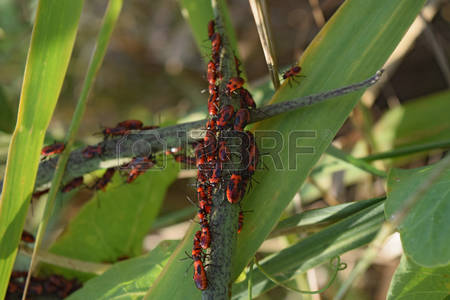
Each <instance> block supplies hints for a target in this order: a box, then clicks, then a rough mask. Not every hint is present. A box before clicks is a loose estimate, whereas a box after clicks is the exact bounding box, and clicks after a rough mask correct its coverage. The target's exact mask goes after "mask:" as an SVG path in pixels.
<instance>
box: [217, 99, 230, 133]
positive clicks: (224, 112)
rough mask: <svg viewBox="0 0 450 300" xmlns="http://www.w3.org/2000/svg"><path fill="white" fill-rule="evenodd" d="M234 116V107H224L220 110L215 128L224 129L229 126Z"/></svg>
mask: <svg viewBox="0 0 450 300" xmlns="http://www.w3.org/2000/svg"><path fill="white" fill-rule="evenodd" d="M233 116H234V107H233V106H232V105H225V106H223V107H222V108H221V109H220V113H219V119H218V120H217V128H219V129H220V130H222V129H225V127H227V126H228V125H230V121H231V119H232V118H233Z"/></svg>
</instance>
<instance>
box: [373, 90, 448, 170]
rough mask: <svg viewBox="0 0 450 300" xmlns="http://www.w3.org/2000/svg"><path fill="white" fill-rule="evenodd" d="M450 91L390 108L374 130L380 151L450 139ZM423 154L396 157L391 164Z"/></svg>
mask: <svg viewBox="0 0 450 300" xmlns="http://www.w3.org/2000/svg"><path fill="white" fill-rule="evenodd" d="M449 98H450V91H443V92H440V93H436V94H433V95H427V96H424V97H421V98H418V99H415V100H413V101H408V102H407V103H405V104H404V105H401V106H397V107H395V108H393V109H390V110H389V111H388V112H387V113H385V114H384V115H383V117H382V118H381V119H380V121H378V123H377V124H376V126H375V129H374V131H373V135H374V139H375V142H376V144H377V147H378V150H379V151H383V152H384V151H388V150H391V149H397V148H403V147H408V146H413V145H418V144H426V143H432V142H436V141H443V140H447V141H448V140H450V122H448V113H447V112H448V111H450V101H448V99H449ZM424 155H426V152H423V153H421V154H419V155H415V156H409V157H407V158H397V159H395V160H393V163H394V164H397V165H398V164H404V163H405V162H408V161H412V160H417V159H418V158H419V157H421V156H424Z"/></svg>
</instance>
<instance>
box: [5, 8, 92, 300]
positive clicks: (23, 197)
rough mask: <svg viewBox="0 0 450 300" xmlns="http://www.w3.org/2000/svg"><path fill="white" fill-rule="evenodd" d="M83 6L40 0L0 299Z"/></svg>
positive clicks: (13, 157)
mask: <svg viewBox="0 0 450 300" xmlns="http://www.w3.org/2000/svg"><path fill="white" fill-rule="evenodd" d="M82 7H83V1H82V0H74V1H54V0H53V1H52V0H41V1H40V2H39V6H38V9H37V12H36V19H35V24H34V29H33V34H32V38H31V44H30V48H29V51H28V58H27V63H26V67H25V74H24V79H23V84H22V92H21V97H20V104H19V111H18V118H17V124H16V128H15V130H14V133H13V136H12V139H11V144H10V147H9V152H8V161H7V167H6V172H5V178H4V184H3V191H2V196H1V209H0V237H1V241H0V257H1V263H0V282H1V283H0V298H3V296H4V294H5V292H6V285H7V283H8V279H9V275H10V272H11V269H12V264H13V262H14V258H15V256H16V252H17V245H18V243H19V239H20V234H21V232H22V228H23V225H24V222H25V216H26V213H27V210H28V206H29V203H30V201H29V200H30V197H31V193H32V191H33V188H34V183H35V179H36V173H37V168H38V164H39V155H40V150H41V148H42V143H43V140H44V135H45V131H46V130H47V127H48V124H49V122H50V118H51V116H52V114H53V111H54V108H55V105H56V102H57V99H58V96H59V93H60V91H61V86H62V83H63V80H64V76H65V74H66V70H67V66H68V64H69V60H70V56H71V53H72V48H73V44H74V41H75V36H76V32H77V28H78V21H79V18H80V15H81V9H82Z"/></svg>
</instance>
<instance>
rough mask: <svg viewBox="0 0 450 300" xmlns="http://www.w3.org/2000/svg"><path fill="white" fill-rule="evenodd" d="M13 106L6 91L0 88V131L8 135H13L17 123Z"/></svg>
mask: <svg viewBox="0 0 450 300" xmlns="http://www.w3.org/2000/svg"><path fill="white" fill-rule="evenodd" d="M15 118H16V116H15V115H14V113H13V111H12V109H11V105H10V104H9V102H8V99H6V94H5V91H4V90H3V87H2V86H0V130H1V131H4V132H6V133H12V132H13V130H14V122H15V121H16V119H15Z"/></svg>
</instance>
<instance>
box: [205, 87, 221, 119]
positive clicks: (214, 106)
mask: <svg viewBox="0 0 450 300" xmlns="http://www.w3.org/2000/svg"><path fill="white" fill-rule="evenodd" d="M210 87H211V85H210ZM218 110H219V93H218V91H217V88H212V89H211V88H210V95H209V98H208V113H209V115H210V116H211V117H216V116H217V111H218Z"/></svg>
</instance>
